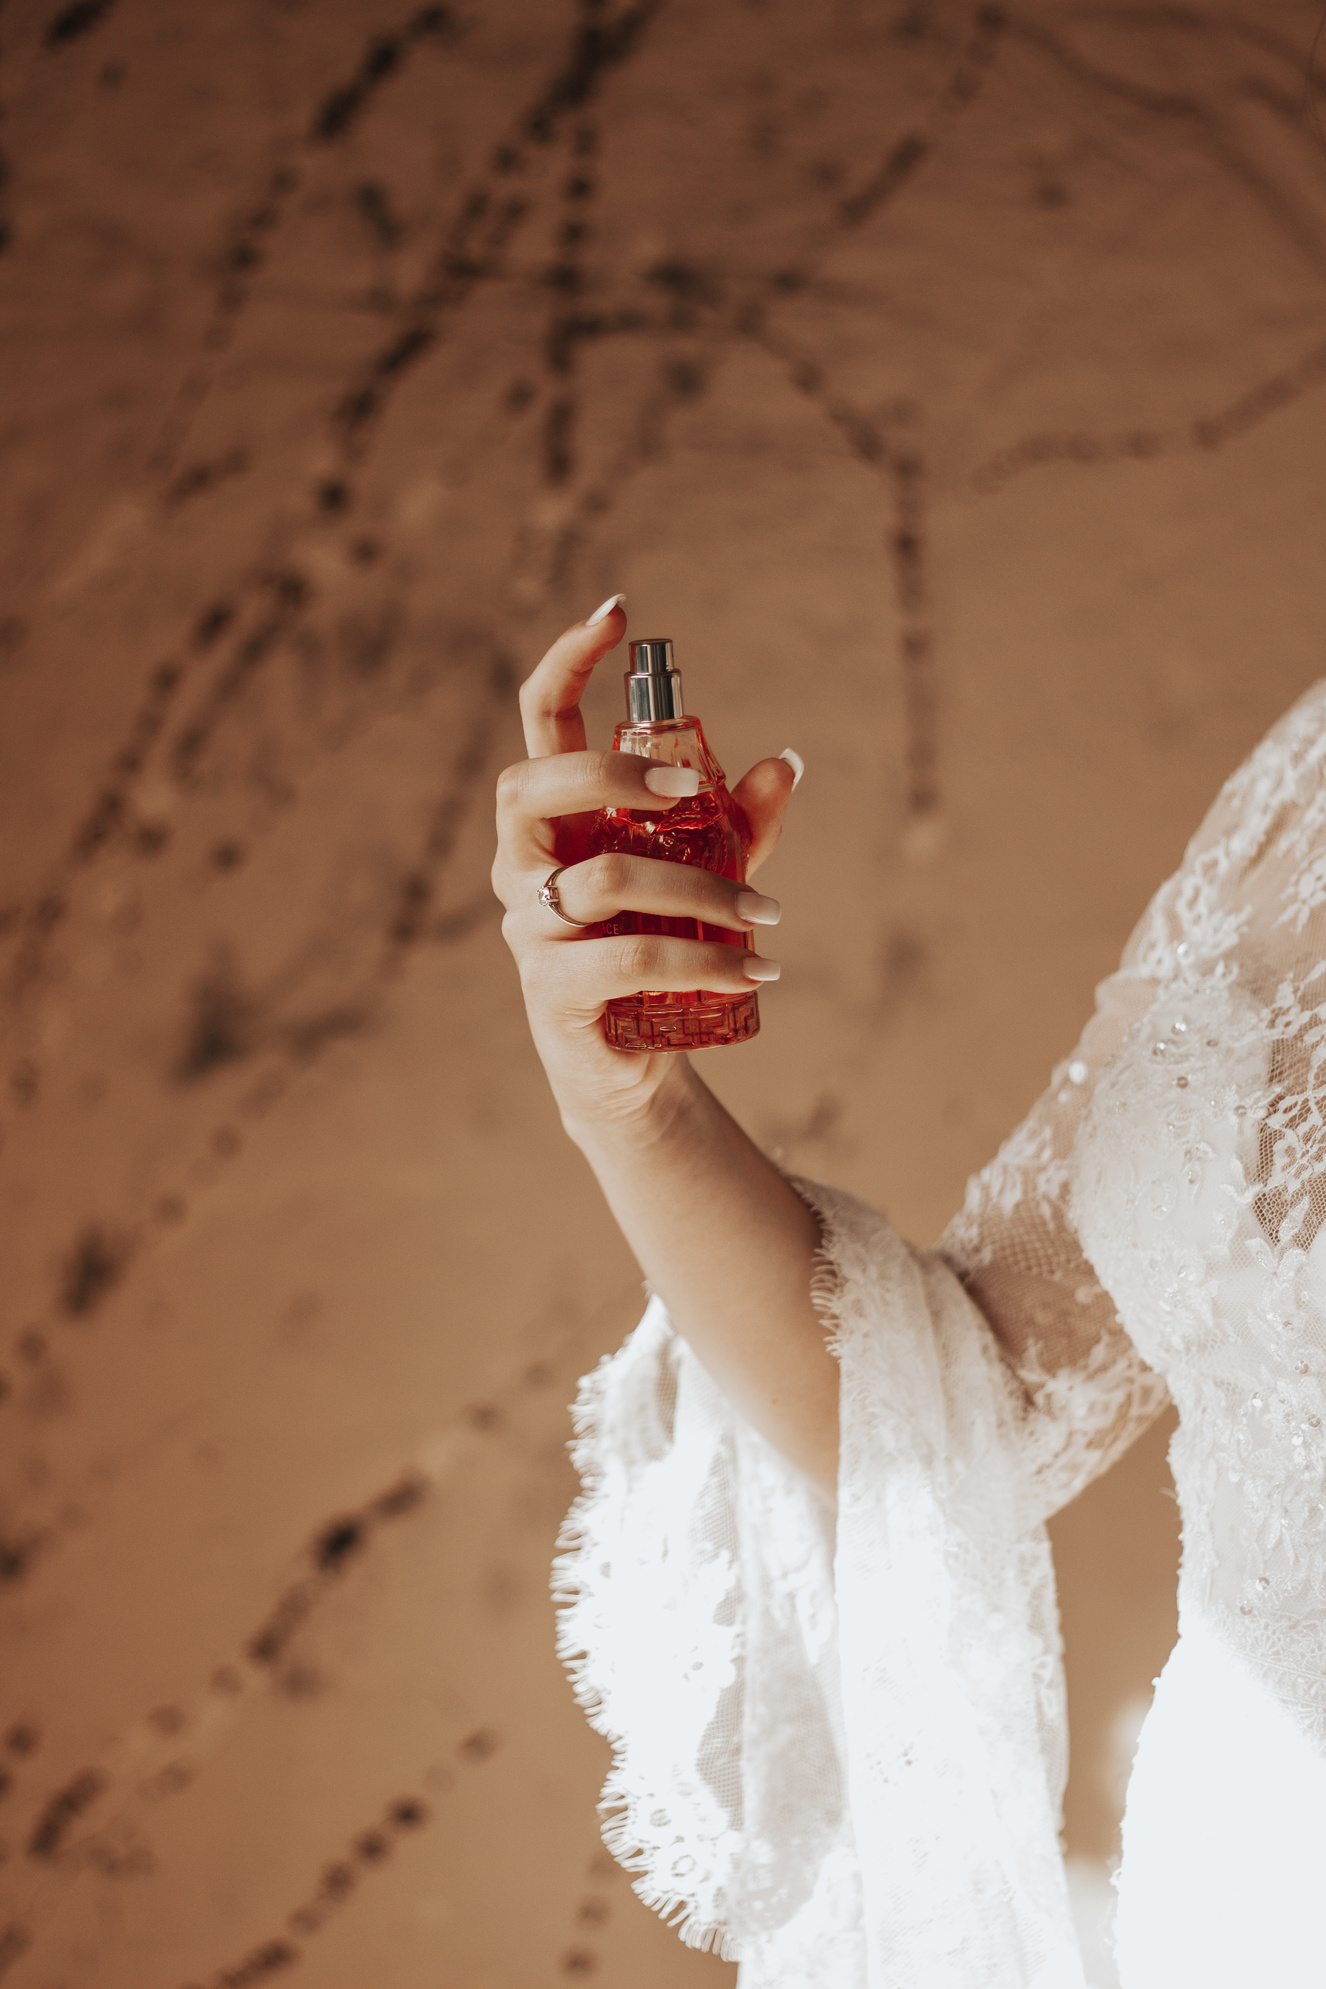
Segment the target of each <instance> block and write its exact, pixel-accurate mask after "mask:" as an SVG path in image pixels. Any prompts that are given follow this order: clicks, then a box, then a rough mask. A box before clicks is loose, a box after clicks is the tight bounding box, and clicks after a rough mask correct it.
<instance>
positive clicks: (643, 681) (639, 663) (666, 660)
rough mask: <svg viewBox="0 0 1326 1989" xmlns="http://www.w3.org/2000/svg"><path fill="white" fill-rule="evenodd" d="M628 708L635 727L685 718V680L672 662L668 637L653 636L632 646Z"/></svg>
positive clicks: (627, 681)
mask: <svg viewBox="0 0 1326 1989" xmlns="http://www.w3.org/2000/svg"><path fill="white" fill-rule="evenodd" d="M626 708H627V710H628V712H629V713H630V717H631V723H632V724H633V725H640V724H643V723H645V722H646V721H648V720H649V719H651V718H681V717H682V716H683V712H682V702H681V677H680V676H679V674H678V671H677V666H676V664H675V663H674V662H673V660H672V644H671V643H670V642H669V641H668V640H667V638H666V637H665V636H650V637H648V638H647V639H646V640H645V641H644V642H633V643H632V644H631V667H630V669H629V670H628V671H627V673H626Z"/></svg>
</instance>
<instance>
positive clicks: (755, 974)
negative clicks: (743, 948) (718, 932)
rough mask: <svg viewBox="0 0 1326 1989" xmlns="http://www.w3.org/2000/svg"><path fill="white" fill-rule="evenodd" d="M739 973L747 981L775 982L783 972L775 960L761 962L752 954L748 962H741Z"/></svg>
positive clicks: (756, 955)
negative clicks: (740, 972)
mask: <svg viewBox="0 0 1326 1989" xmlns="http://www.w3.org/2000/svg"><path fill="white" fill-rule="evenodd" d="M741 971H742V973H743V974H744V975H745V976H746V979H747V980H748V981H776V980H777V979H778V976H779V975H780V974H781V973H782V971H783V970H782V968H781V967H780V966H779V964H778V962H777V961H776V960H761V959H760V958H759V956H758V954H755V953H752V954H751V956H750V958H749V960H743V961H742V963H741Z"/></svg>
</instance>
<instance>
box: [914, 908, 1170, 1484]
mask: <svg viewBox="0 0 1326 1989" xmlns="http://www.w3.org/2000/svg"><path fill="white" fill-rule="evenodd" d="M1166 888H1167V890H1169V889H1172V888H1173V886H1168V887H1166ZM1155 916H1156V908H1155V906H1154V905H1153V906H1152V907H1151V908H1150V909H1149V911H1148V913H1147V915H1146V918H1144V920H1143V921H1142V924H1141V926H1139V928H1138V931H1137V932H1136V933H1135V934H1134V936H1133V938H1132V940H1131V941H1130V942H1129V947H1128V950H1127V951H1126V952H1125V954H1124V961H1123V965H1122V967H1121V968H1120V971H1119V972H1118V973H1117V974H1112V975H1111V976H1110V978H1109V979H1108V980H1106V981H1103V982H1102V983H1101V985H1100V987H1099V988H1098V989H1097V990H1096V1012H1095V1014H1094V1015H1093V1017H1092V1019H1091V1020H1090V1022H1088V1024H1087V1026H1086V1028H1085V1029H1084V1031H1083V1032H1082V1036H1081V1038H1080V1040H1079V1042H1078V1044H1077V1047H1076V1048H1075V1049H1074V1051H1073V1053H1072V1055H1071V1056H1069V1057H1066V1058H1065V1059H1064V1061H1063V1062H1062V1063H1061V1064H1060V1065H1059V1066H1058V1068H1057V1069H1056V1070H1055V1071H1054V1073H1053V1075H1052V1078H1051V1081H1050V1086H1049V1089H1048V1090H1047V1091H1045V1092H1044V1093H1043V1094H1042V1095H1041V1097H1040V1098H1039V1099H1038V1100H1037V1102H1036V1104H1035V1105H1034V1106H1033V1107H1032V1109H1031V1111H1030V1112H1029V1113H1028V1114H1027V1117H1026V1118H1025V1119H1024V1120H1023V1122H1022V1124H1021V1125H1020V1126H1019V1127H1018V1128H1017V1130H1016V1132H1014V1133H1012V1134H1011V1135H1010V1136H1009V1138H1008V1139H1007V1140H1005V1142H1004V1144H1003V1146H1002V1147H1001V1148H1000V1149H999V1152H998V1153H997V1154H996V1156H995V1158H994V1159H993V1160H992V1161H991V1162H990V1164H989V1165H988V1166H987V1167H984V1168H982V1170H981V1172H980V1173H979V1174H975V1175H973V1177H972V1179H971V1180H970V1182H969V1183H968V1184H967V1195H966V1200H965V1202H964V1204H963V1207H962V1209H961V1210H960V1211H959V1213H958V1214H957V1215H956V1216H955V1217H954V1219H953V1221H952V1222H951V1223H950V1224H949V1226H948V1228H947V1229H946V1230H945V1232H944V1235H943V1236H942V1238H941V1239H940V1244H939V1249H940V1252H941V1254H942V1256H943V1257H944V1259H945V1261H946V1262H947V1263H948V1264H949V1265H950V1266H951V1267H952V1268H953V1270H954V1271H955V1272H956V1273H957V1274H958V1276H959V1278H960V1279H961V1280H962V1283H963V1285H964V1287H965V1289H966V1290H967V1292H968V1293H969V1294H970V1296H971V1297H972V1298H973V1299H974V1300H975V1302H976V1304H977V1306H978V1307H979V1309H980V1311H981V1313H982V1315H983V1317H984V1318H985V1320H986V1321H987V1323H988V1324H989V1326H990V1327H991V1329H992V1331H993V1333H994V1335H995V1338H996V1340H997V1342H998V1344H999V1346H1000V1348H1001V1350H1002V1352H1003V1354H1004V1357H1005V1359H1006V1360H1007V1362H1008V1366H1009V1369H1010V1372H1011V1374H1012V1375H1013V1377H1014V1378H1015V1380H1016V1382H1017V1385H1018V1389H1019V1392H1020V1393H1021V1395H1022V1398H1023V1402H1024V1405H1025V1406H1024V1414H1023V1417H1022V1422H1021V1430H1020V1439H1019V1440H1020V1442H1021V1445H1022V1449H1023V1455H1024V1463H1025V1468H1026V1471H1027V1474H1028V1477H1029V1479H1030V1480H1031V1481H1032V1483H1033V1486H1034V1496H1035V1498H1036V1500H1037V1503H1038V1506H1039V1510H1040V1512H1041V1514H1042V1516H1044V1517H1048V1516H1049V1515H1050V1514H1051V1513H1053V1512H1056V1511H1057V1510H1058V1509H1059V1507H1060V1506H1063V1505H1067V1503H1068V1501H1069V1500H1070V1499H1072V1498H1075V1497H1076V1496H1077V1494H1078V1493H1079V1492H1080V1491H1081V1490H1082V1488H1083V1486H1084V1485H1087V1484H1088V1483H1089V1482H1090V1481H1091V1479H1092V1478H1095V1477H1097V1476H1099V1474H1100V1473H1101V1472H1102V1471H1105V1470H1107V1469H1108V1467H1109V1466H1110V1465H1111V1464H1113V1463H1114V1461H1115V1459H1116V1458H1117V1457H1119V1456H1120V1455H1121V1454H1122V1453H1123V1452H1124V1451H1125V1450H1126V1449H1127V1448H1128V1446H1129V1444H1131V1443H1133V1442H1135V1441H1136V1439H1137V1438H1138V1437H1139V1436H1140V1435H1141V1434H1142V1431H1143V1430H1144V1429H1145V1428H1146V1427H1147V1425H1148V1424H1149V1423H1151V1422H1152V1421H1154V1419H1155V1417H1156V1416H1157V1415H1158V1414H1159V1413H1160V1411H1161V1409H1163V1408H1164V1406H1165V1404H1166V1402H1167V1401H1168V1399H1169V1397H1168V1394H1167V1391H1166V1388H1165V1384H1164V1382H1163V1381H1162V1380H1161V1378H1160V1377H1159V1375H1157V1374H1155V1373H1154V1372H1153V1371H1152V1370H1151V1369H1150V1368H1149V1367H1148V1366H1147V1365H1146V1364H1145V1362H1144V1361H1143V1360H1142V1358H1141V1356H1140V1355H1139V1354H1138V1352H1137V1350H1136V1348H1135V1346H1134V1345H1133V1342H1132V1340H1131V1339H1130V1338H1129V1336H1128V1334H1127V1332H1126V1331H1125V1330H1124V1326H1123V1322H1122V1321H1121V1319H1120V1317H1119V1314H1118V1312H1117V1310H1116V1307H1115V1302H1114V1299H1113V1298H1112V1297H1111V1295H1110V1293H1109V1292H1108V1291H1107V1290H1106V1289H1105V1287H1104V1285H1103V1284H1102V1283H1101V1281H1100V1278H1099V1277H1098V1276H1097V1274H1096V1271H1095V1269H1094V1268H1093V1266H1092V1264H1091V1262H1090V1261H1089V1260H1088V1258H1087V1255H1086V1253H1085V1251H1084V1249H1083V1246H1082V1244H1081V1242H1080V1241H1079V1239H1078V1234H1077V1229H1076V1225H1075V1222H1074V1219H1073V1215H1072V1187H1073V1175H1074V1153H1075V1143H1076V1140H1077V1135H1078V1129H1079V1127H1080V1125H1081V1123H1082V1120H1083V1117H1084V1115H1085V1113H1086V1111H1087V1109H1088V1107H1089V1106H1090V1103H1091V1100H1092V1098H1093V1096H1094V1094H1095V1090H1096V1086H1097V1082H1098V1080H1099V1079H1100V1077H1101V1075H1102V1074H1103V1072H1105V1071H1106V1070H1107V1069H1108V1067H1109V1065H1110V1062H1111V1059H1112V1058H1113V1057H1114V1055H1115V1052H1116V1051H1117V1050H1118V1048H1119V1046H1120V1044H1121V1043H1122V1042H1123V1040H1124V1038H1125V1036H1126V1035H1127V1034H1128V1032H1129V1031H1130V1029H1132V1028H1133V1026H1134V1025H1135V1024H1136V1023H1137V1022H1139V1021H1140V1020H1141V1019H1142V1018H1143V1017H1144V1016H1145V1014H1146V1013H1147V1011H1148V1009H1149V1008H1150V1007H1151V1005H1152V1002H1153V1001H1154V999H1155V994H1156V988H1157V981H1156V980H1155V979H1154V978H1153V977H1152V975H1151V973H1150V972H1148V971H1146V968H1147V964H1148V963H1147V962H1146V960H1145V958H1143V957H1142V956H1143V954H1144V948H1145V940H1146V936H1147V935H1148V934H1149V932H1150V930H1151V926H1152V921H1153V920H1154V918H1155Z"/></svg>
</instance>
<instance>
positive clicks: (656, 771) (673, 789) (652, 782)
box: [645, 767, 700, 795]
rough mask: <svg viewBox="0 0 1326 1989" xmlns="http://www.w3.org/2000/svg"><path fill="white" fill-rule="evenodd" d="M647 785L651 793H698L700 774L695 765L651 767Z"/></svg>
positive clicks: (646, 776)
mask: <svg viewBox="0 0 1326 1989" xmlns="http://www.w3.org/2000/svg"><path fill="white" fill-rule="evenodd" d="M645 786H646V787H647V788H648V789H649V792H650V793H651V794H668V795H679V794H698V793H699V792H700V776H699V774H698V773H697V772H696V770H695V768H694V767H651V768H650V769H649V772H648V773H647V774H646V775H645Z"/></svg>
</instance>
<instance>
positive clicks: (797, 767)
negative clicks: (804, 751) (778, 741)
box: [778, 746, 806, 794]
mask: <svg viewBox="0 0 1326 1989" xmlns="http://www.w3.org/2000/svg"><path fill="white" fill-rule="evenodd" d="M778 757H779V759H780V760H786V761H787V764H788V765H789V767H791V769H792V771H793V773H794V774H795V775H796V779H795V780H794V781H793V782H792V792H793V794H795V793H796V791H797V789H798V788H799V787H800V785H801V776H802V774H803V773H804V772H805V771H806V763H805V761H804V760H803V759H802V757H801V755H800V753H796V752H793V750H792V748H791V747H790V746H784V748H783V750H782V752H781V753H780V754H779V755H778Z"/></svg>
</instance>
